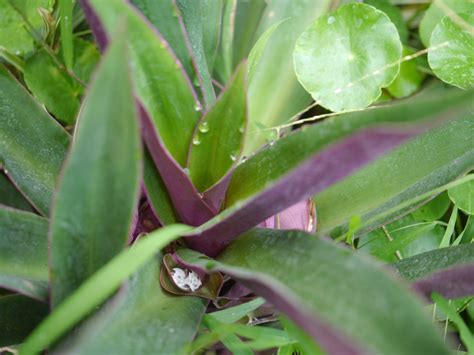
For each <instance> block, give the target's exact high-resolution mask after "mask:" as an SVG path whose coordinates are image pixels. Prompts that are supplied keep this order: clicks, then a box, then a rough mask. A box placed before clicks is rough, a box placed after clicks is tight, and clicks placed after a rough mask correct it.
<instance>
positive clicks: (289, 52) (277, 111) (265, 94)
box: [244, 0, 331, 156]
mask: <svg viewBox="0 0 474 355" xmlns="http://www.w3.org/2000/svg"><path fill="white" fill-rule="evenodd" d="M253 1H255V0H253ZM330 5H331V1H330V0H320V1H314V0H292V1H288V0H273V1H271V2H267V6H266V8H265V10H264V13H263V15H262V18H261V20H260V25H259V28H258V30H257V33H256V35H257V36H261V35H262V34H263V33H264V32H265V31H266V30H267V29H268V28H269V27H270V26H272V25H273V24H274V23H277V22H279V21H281V20H283V19H286V18H290V19H289V20H288V21H285V23H283V24H282V25H281V26H279V28H278V29H277V30H276V31H275V35H274V36H272V37H271V38H270V39H269V41H268V43H267V46H266V48H265V50H264V52H263V54H262V57H261V60H260V62H259V64H258V66H257V67H256V68H255V72H254V75H253V77H252V83H251V85H250V86H249V134H248V135H247V137H246V141H245V145H244V149H245V150H244V155H246V156H249V155H251V153H253V152H255V151H256V150H257V149H258V148H260V147H261V146H262V145H263V144H264V143H265V141H266V134H265V133H266V132H263V131H261V130H260V129H259V125H261V126H264V127H272V126H277V125H279V124H281V123H283V122H285V121H288V119H290V118H291V117H292V116H294V115H295V114H296V113H298V112H300V111H301V110H302V109H304V108H305V107H306V106H307V105H308V104H309V103H310V102H311V97H310V96H309V95H308V94H307V93H306V92H305V90H304V89H303V88H302V87H301V85H300V84H299V83H298V80H297V79H296V76H295V72H294V69H293V50H294V48H295V42H296V39H297V38H298V36H299V35H300V34H301V32H303V31H304V30H305V29H306V28H307V27H308V26H309V25H310V24H311V23H312V22H313V21H314V20H315V19H316V18H317V17H318V16H320V15H321V14H323V13H325V12H326V11H327V10H328V9H329V7H330ZM257 38H258V37H257ZM252 132H253V133H252Z"/></svg>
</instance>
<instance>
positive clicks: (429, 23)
mask: <svg viewBox="0 0 474 355" xmlns="http://www.w3.org/2000/svg"><path fill="white" fill-rule="evenodd" d="M472 10H474V2H472V0H434V1H433V2H432V3H431V5H430V7H429V8H428V10H427V11H426V13H425V15H424V16H423V19H422V20H421V23H420V27H419V29H420V38H421V41H422V42H423V44H424V45H425V47H429V46H430V38H431V33H432V32H433V30H434V29H435V27H436V26H437V25H438V24H439V22H440V21H441V19H442V18H443V17H444V16H446V15H448V14H449V13H450V12H454V14H459V13H462V12H469V11H472ZM451 15H452V14H451Z"/></svg>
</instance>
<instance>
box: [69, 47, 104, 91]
mask: <svg viewBox="0 0 474 355" xmlns="http://www.w3.org/2000/svg"><path fill="white" fill-rule="evenodd" d="M99 59H100V53H99V50H98V49H97V47H96V46H95V45H94V44H93V43H91V42H88V41H84V40H82V39H80V38H75V39H74V67H73V71H74V74H76V75H77V77H78V78H79V79H81V80H82V81H83V82H84V83H88V82H89V79H90V77H91V74H92V72H93V71H94V69H95V67H96V65H97V63H98V62H99Z"/></svg>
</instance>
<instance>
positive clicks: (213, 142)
mask: <svg viewBox="0 0 474 355" xmlns="http://www.w3.org/2000/svg"><path fill="white" fill-rule="evenodd" d="M246 76H247V66H246V65H241V66H240V67H239V69H238V71H237V73H236V74H235V76H234V78H233V79H232V81H231V82H230V83H229V84H228V87H227V88H226V89H225V91H224V92H223V93H222V94H221V96H219V99H218V100H217V102H216V103H215V105H214V106H213V107H212V108H211V109H210V110H209V112H207V113H206V114H205V115H204V116H203V117H202V119H201V120H200V121H199V124H198V127H197V129H196V130H195V132H194V137H193V141H192V145H191V147H190V155H189V162H188V167H189V172H190V176H191V179H192V181H193V183H194V185H195V186H196V188H197V189H198V190H199V191H205V190H207V189H208V188H210V187H211V186H212V185H214V184H215V183H217V182H218V181H219V180H220V179H221V178H222V177H223V176H224V175H225V173H226V172H227V171H228V170H229V169H230V168H231V166H232V165H234V164H235V163H236V162H237V161H238V160H239V158H240V153H241V151H242V144H243V138H244V133H245V130H246V126H247V98H246Z"/></svg>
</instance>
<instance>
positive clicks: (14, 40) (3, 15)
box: [0, 0, 53, 55]
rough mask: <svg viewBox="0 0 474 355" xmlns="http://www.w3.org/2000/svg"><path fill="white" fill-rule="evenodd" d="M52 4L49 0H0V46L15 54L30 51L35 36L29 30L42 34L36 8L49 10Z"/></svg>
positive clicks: (39, 17)
mask: <svg viewBox="0 0 474 355" xmlns="http://www.w3.org/2000/svg"><path fill="white" fill-rule="evenodd" d="M52 5H53V3H52V1H51V0H29V1H24V0H0V28H1V29H2V30H1V31H0V48H2V49H5V50H6V51H7V52H9V53H12V54H16V55H24V54H27V53H29V52H31V51H32V50H33V49H34V38H35V37H34V36H33V35H32V34H31V31H35V32H36V33H38V34H39V35H40V36H42V35H43V33H42V25H43V20H42V18H41V15H40V13H39V12H38V9H39V8H44V9H46V10H48V11H51V10H52ZM30 26H31V27H30Z"/></svg>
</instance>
